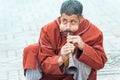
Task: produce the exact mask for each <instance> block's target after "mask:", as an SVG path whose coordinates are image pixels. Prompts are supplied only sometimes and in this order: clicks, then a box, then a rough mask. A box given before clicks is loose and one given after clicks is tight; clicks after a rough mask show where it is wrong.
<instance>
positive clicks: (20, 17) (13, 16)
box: [0, 0, 120, 80]
mask: <svg viewBox="0 0 120 80" xmlns="http://www.w3.org/2000/svg"><path fill="white" fill-rule="evenodd" d="M63 1H65V0H51V1H50V0H0V80H25V77H24V76H23V69H22V57H23V48H24V47H25V46H27V45H29V44H33V43H36V42H37V41H38V38H39V33H40V29H41V27H42V26H43V25H45V24H47V23H48V22H50V21H52V20H54V19H56V18H57V17H58V16H60V13H59V12H60V6H61V4H62V2H63ZM79 1H81V3H82V4H83V6H84V11H83V15H84V17H85V18H87V19H88V20H90V21H91V22H92V23H94V24H95V25H97V26H98V28H100V29H101V30H102V32H103V34H104V47H105V51H106V54H107V56H108V62H107V64H106V65H105V67H104V69H101V70H100V71H99V72H98V79H97V80H119V79H120V19H119V18H120V8H119V5H120V0H79Z"/></svg>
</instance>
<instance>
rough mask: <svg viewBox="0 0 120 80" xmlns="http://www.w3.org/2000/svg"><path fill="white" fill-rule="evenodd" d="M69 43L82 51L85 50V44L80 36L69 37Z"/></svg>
mask: <svg viewBox="0 0 120 80" xmlns="http://www.w3.org/2000/svg"><path fill="white" fill-rule="evenodd" d="M67 42H68V43H72V44H74V45H75V46H76V47H78V48H79V49H80V50H83V48H84V42H83V41H82V39H81V37H80V36H76V35H68V36H67Z"/></svg>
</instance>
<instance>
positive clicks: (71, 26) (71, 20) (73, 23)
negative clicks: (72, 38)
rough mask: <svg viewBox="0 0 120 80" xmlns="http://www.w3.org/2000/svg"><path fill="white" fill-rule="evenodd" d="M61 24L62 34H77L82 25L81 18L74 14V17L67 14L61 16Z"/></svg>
mask: <svg viewBox="0 0 120 80" xmlns="http://www.w3.org/2000/svg"><path fill="white" fill-rule="evenodd" d="M60 19H61V24H60V31H61V32H63V33H64V32H66V31H70V32H73V33H74V32H76V31H77V30H78V28H79V24H80V18H78V16H77V15H75V14H73V15H70V16H68V15H66V14H65V13H63V14H62V15H61V18H60Z"/></svg>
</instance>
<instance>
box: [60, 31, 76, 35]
mask: <svg viewBox="0 0 120 80" xmlns="http://www.w3.org/2000/svg"><path fill="white" fill-rule="evenodd" d="M60 33H61V34H62V35H64V36H67V35H68V33H69V35H73V34H74V33H73V31H71V30H65V31H61V32H60Z"/></svg>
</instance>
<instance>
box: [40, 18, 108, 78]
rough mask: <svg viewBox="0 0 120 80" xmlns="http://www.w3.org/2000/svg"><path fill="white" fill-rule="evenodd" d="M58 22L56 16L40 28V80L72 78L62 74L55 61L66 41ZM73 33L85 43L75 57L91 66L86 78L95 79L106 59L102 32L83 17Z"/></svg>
mask: <svg viewBox="0 0 120 80" xmlns="http://www.w3.org/2000/svg"><path fill="white" fill-rule="evenodd" d="M59 23H60V19H59V18H58V19H57V20H54V21H53V22H51V23H49V24H47V25H45V26H44V27H43V28H42V29H41V34H40V40H39V44H40V46H41V51H40V52H39V55H38V60H39V64H40V67H41V69H42V71H43V73H44V76H43V78H42V80H73V79H72V76H71V75H69V76H68V75H64V71H61V70H60V68H59V65H58V62H57V61H58V58H59V56H60V49H61V47H62V46H63V45H64V44H65V43H66V37H64V36H63V35H61V34H60V30H59ZM75 35H79V36H80V37H81V38H82V40H83V41H84V43H85V46H84V49H83V51H80V50H79V51H78V53H77V56H76V57H77V59H78V60H79V61H81V62H83V63H85V64H87V65H89V66H90V67H92V71H91V73H90V75H89V78H88V80H96V74H97V70H99V69H101V68H103V67H104V64H105V63H106V61H107V57H106V55H105V52H104V49H103V34H102V32H101V31H100V30H99V29H98V28H97V27H96V26H95V25H93V24H92V23H90V22H89V21H88V20H87V19H84V18H83V21H82V22H81V24H80V26H79V30H78V31H76V32H75ZM67 78H69V79H67Z"/></svg>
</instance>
